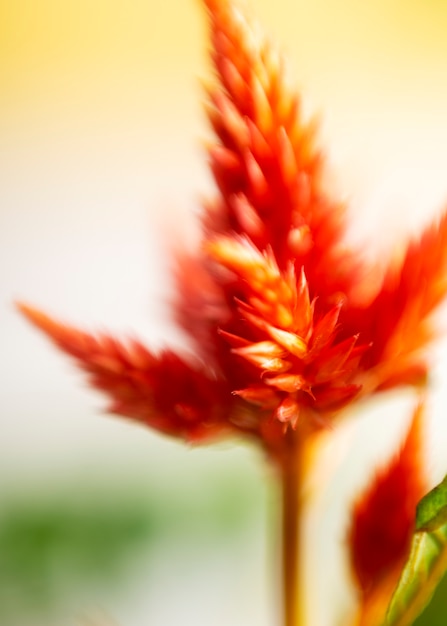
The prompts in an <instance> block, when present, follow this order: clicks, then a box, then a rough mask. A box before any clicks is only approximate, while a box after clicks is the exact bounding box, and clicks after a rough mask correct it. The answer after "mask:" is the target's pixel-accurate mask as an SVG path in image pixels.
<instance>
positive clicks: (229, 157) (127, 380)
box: [21, 0, 447, 449]
mask: <svg viewBox="0 0 447 626" xmlns="http://www.w3.org/2000/svg"><path fill="white" fill-rule="evenodd" d="M205 4H206V5H207V9H208V15H209V23H210V30H211V41H212V59H213V62H214V68H215V79H216V80H215V81H214V83H213V84H212V86H211V87H210V89H209V106H208V115H209V119H210V122H211V125H212V127H213V129H214V133H215V136H216V142H215V144H214V145H213V146H212V147H211V148H210V151H209V158H210V166H211V170H212V173H213V176H214V179H215V181H216V185H217V189H218V194H217V196H216V198H215V199H214V200H213V201H212V202H210V203H209V205H208V206H207V207H206V210H205V211H204V214H203V218H202V223H203V246H202V248H201V249H200V250H199V251H198V252H197V254H196V256H195V257H194V258H182V259H181V262H179V263H178V270H177V279H178V300H177V303H176V311H177V317H178V321H179V323H180V324H181V325H182V326H183V327H184V328H185V329H186V330H187V331H188V332H189V333H190V335H191V337H192V338H193V340H194V342H195V348H196V357H197V358H196V359H194V360H193V359H190V358H186V357H181V356H179V355H176V354H173V353H172V352H163V353H162V354H154V353H151V352H150V351H148V350H147V349H146V348H144V347H142V346H141V345H140V344H138V343H136V342H128V343H120V342H118V341H116V340H114V339H112V338H110V337H95V336H92V335H88V334H86V333H82V332H79V331H77V330H75V329H72V328H70V327H67V326H64V325H62V324H58V323H56V322H54V321H52V320H51V319H50V318H49V317H47V316H45V315H43V314H42V313H40V312H38V311H36V310H34V309H32V308H30V307H27V306H21V309H22V312H23V313H24V314H25V315H26V316H27V317H28V318H29V319H30V320H31V321H32V322H33V323H34V324H36V325H37V326H38V327H39V328H40V329H42V330H43V331H44V332H46V333H47V334H48V335H49V336H50V337H51V338H52V339H53V340H54V341H55V342H56V343H57V344H58V346H59V347H60V348H62V349H63V350H65V351H66V352H68V353H69V354H71V355H72V356H74V357H75V358H76V359H77V361H78V363H79V364H80V365H81V367H82V368H83V369H85V370H86V371H87V372H88V373H89V375H90V380H91V383H92V384H93V385H94V386H96V387H98V388H99V389H101V390H103V391H105V392H106V393H107V394H108V395H109V396H110V397H111V398H112V405H111V408H110V410H111V411H114V412H116V413H119V414H121V415H124V416H128V417H131V418H133V419H136V420H138V421H140V422H143V423H145V424H147V425H149V426H151V427H153V428H156V429H158V430H161V431H163V432H165V433H169V434H172V435H179V436H182V437H186V438H187V439H191V440H195V441H196V440H199V439H202V438H203V437H205V436H206V437H207V436H213V435H216V434H220V433H222V432H244V433H248V434H251V435H254V436H256V437H258V438H260V439H261V440H262V441H263V442H264V444H265V445H266V446H267V447H268V448H271V449H272V448H276V447H277V446H281V442H282V441H283V439H284V437H283V434H284V432H285V431H286V430H287V427H288V426H291V427H292V428H293V427H295V426H296V424H297V423H298V421H300V422H301V423H303V424H305V425H306V426H305V427H306V428H309V429H311V430H312V429H314V428H318V427H320V426H321V425H322V424H325V423H327V421H328V420H329V419H331V418H332V417H333V416H334V415H335V414H336V413H337V412H338V411H339V409H341V408H342V407H344V406H345V405H347V404H348V403H349V402H351V401H352V400H353V399H354V398H356V397H359V396H361V395H366V394H370V393H372V392H374V391H376V390H379V389H383V388H386V387H391V386H395V385H400V384H420V383H421V382H423V381H424V379H425V375H426V366H425V362H424V360H423V358H422V356H421V354H420V351H421V348H423V347H424V346H425V344H426V342H427V340H428V339H429V338H430V332H431V330H430V326H429V316H430V314H431V313H432V311H433V309H434V308H435V307H436V305H437V304H438V303H439V301H440V300H441V299H442V298H443V297H444V295H445V293H446V279H445V276H446V275H447V274H446V267H447V245H446V244H447V215H446V214H445V215H444V216H443V217H442V218H441V220H440V221H439V224H435V225H432V226H430V227H429V228H428V229H427V230H426V231H425V232H424V233H423V234H422V236H421V237H420V238H419V239H418V240H417V241H414V242H412V243H411V244H410V245H409V246H408V249H407V251H406V253H405V254H404V255H403V258H402V260H401V261H400V262H399V263H396V262H390V264H389V267H388V269H387V270H386V271H385V272H384V274H383V277H382V278H381V279H380V280H377V284H376V285H374V284H373V285H372V284H371V275H375V276H377V272H375V271H372V268H370V267H365V266H364V265H363V263H362V262H361V261H360V255H359V254H358V253H357V252H356V251H354V250H349V249H348V248H347V246H346V242H345V241H344V234H345V209H344V207H343V206H342V205H341V204H340V203H339V202H338V201H337V200H334V199H332V198H331V197H330V195H329V192H328V189H327V188H326V187H325V184H324V167H323V166H324V163H323V158H322V155H321V153H320V151H319V150H318V149H317V145H316V141H315V124H314V123H313V122H312V121H310V122H309V121H306V120H305V119H304V118H303V115H302V112H301V108H300V100H299V98H298V97H297V96H296V95H294V94H292V93H290V92H289V90H288V89H287V87H286V85H285V82H284V79H283V73H284V72H283V67H282V60H281V57H280V55H279V54H278V53H277V51H276V49H275V48H274V47H273V46H272V45H271V44H270V43H269V42H267V41H266V40H265V39H263V38H262V36H260V35H259V33H258V31H257V30H256V31H255V30H254V29H253V28H252V27H251V25H250V23H249V21H248V20H247V18H246V17H245V16H244V15H243V14H242V12H241V11H240V9H239V8H236V7H235V6H234V5H233V3H232V2H231V1H230V0H205Z"/></svg>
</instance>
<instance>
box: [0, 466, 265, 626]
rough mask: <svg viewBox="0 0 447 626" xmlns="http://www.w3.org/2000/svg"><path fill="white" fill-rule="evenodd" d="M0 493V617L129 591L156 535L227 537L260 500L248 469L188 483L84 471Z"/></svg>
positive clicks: (18, 620)
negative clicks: (123, 480)
mask: <svg viewBox="0 0 447 626" xmlns="http://www.w3.org/2000/svg"><path fill="white" fill-rule="evenodd" d="M216 483H218V484H216ZM1 499H2V507H1V510H0V624H2V625H3V624H23V623H25V622H24V621H22V620H29V619H30V618H35V617H36V616H47V615H52V614H53V613H54V611H56V612H57V611H59V612H61V611H62V612H64V610H65V609H66V607H74V606H77V607H79V606H82V605H83V599H84V600H85V598H86V597H88V598H89V600H91V589H92V588H93V589H100V590H102V591H104V592H105V593H109V594H110V593H120V594H122V595H124V596H125V594H126V592H128V591H131V590H132V585H133V583H134V580H135V575H136V573H138V571H139V570H138V568H139V567H140V568H141V567H144V568H145V570H146V571H147V570H148V569H149V570H150V568H151V554H152V553H153V552H154V549H156V547H157V545H158V544H159V543H160V542H163V541H164V542H166V541H169V542H170V543H171V542H172V543H173V544H174V545H176V544H177V543H178V544H179V545H180V544H181V543H182V542H183V543H186V542H199V541H200V542H207V541H213V542H214V541H220V542H225V541H227V540H228V541H229V542H231V541H232V540H233V539H234V538H236V539H237V537H238V536H239V535H240V531H241V530H242V531H243V532H244V530H245V528H246V527H247V524H250V523H252V522H253V515H254V514H256V513H257V511H258V509H259V504H260V503H259V489H258V490H257V489H256V488H253V485H252V484H251V481H250V479H244V478H241V477H238V479H237V480H235V477H234V476H229V477H220V478H217V479H216V480H204V484H203V488H201V490H194V491H193V493H191V492H188V491H185V490H184V489H181V488H179V487H175V486H174V485H167V486H165V485H164V484H158V483H157V484H155V483H154V485H153V487H151V486H150V485H149V487H148V484H147V483H146V482H145V483H142V482H141V483H140V484H137V485H135V484H132V485H125V484H121V485H120V486H119V488H114V487H113V486H112V485H111V484H110V482H109V483H104V485H103V487H102V488H101V486H100V485H95V486H94V487H92V486H90V485H89V484H88V483H87V484H86V482H85V480H84V479H80V480H79V481H77V482H75V483H73V481H71V482H70V484H69V485H61V484H60V483H59V486H58V487H55V488H53V489H48V488H47V489H46V490H43V491H39V490H38V491H37V492H34V493H30V492H29V491H27V490H23V489H22V490H21V492H20V493H19V494H17V493H16V494H15V495H14V496H11V495H7V494H3V495H1ZM87 604H88V602H87ZM26 623H29V621H27V622H26ZM33 623H34V621H33ZM39 623H40V622H39Z"/></svg>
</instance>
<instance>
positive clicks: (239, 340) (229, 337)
mask: <svg viewBox="0 0 447 626" xmlns="http://www.w3.org/2000/svg"><path fill="white" fill-rule="evenodd" d="M217 333H218V334H219V335H220V336H221V337H223V338H224V339H225V341H227V342H228V343H229V344H230V346H232V347H233V348H234V349H237V348H245V347H247V346H251V345H252V344H251V342H250V341H248V339H244V338H243V337H240V336H239V335H233V333H229V332H227V331H226V330H223V329H222V328H218V329H217Z"/></svg>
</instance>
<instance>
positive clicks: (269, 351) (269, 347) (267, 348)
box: [232, 340, 286, 359]
mask: <svg viewBox="0 0 447 626" xmlns="http://www.w3.org/2000/svg"><path fill="white" fill-rule="evenodd" d="M232 352H233V353H234V354H239V355H240V356H252V355H253V356H259V357H265V358H267V359H268V358H272V357H282V356H284V355H285V354H286V351H285V350H284V348H282V347H281V346H279V345H278V344H277V343H276V342H274V341H268V340H267V341H259V342H257V343H252V344H250V345H248V346H244V347H242V348H235V349H233V350H232Z"/></svg>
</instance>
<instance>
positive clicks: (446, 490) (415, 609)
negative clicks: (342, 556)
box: [384, 476, 447, 626]
mask: <svg viewBox="0 0 447 626" xmlns="http://www.w3.org/2000/svg"><path fill="white" fill-rule="evenodd" d="M446 570H447V476H446V477H445V478H444V480H443V481H442V483H440V484H439V485H438V486H437V487H435V488H434V489H432V490H431V491H430V492H429V493H428V494H427V495H426V496H424V497H423V498H422V500H421V501H420V502H419V504H418V507H417V511H416V530H415V533H414V535H413V539H412V542H411V548H410V554H409V557H408V560H407V562H406V564H405V566H404V568H403V570H402V574H401V577H400V579H399V582H398V584H397V587H396V589H395V591H394V594H393V597H392V598H391V602H390V605H389V607H388V612H387V616H386V620H385V625H384V626H411V624H413V622H414V620H415V619H416V618H417V616H418V615H419V614H420V613H421V611H422V610H423V609H424V607H425V606H426V605H427V604H428V603H429V601H430V599H431V597H432V595H433V593H434V592H435V590H436V587H437V585H438V583H439V582H440V580H441V578H442V576H443V574H444V573H445V571H446Z"/></svg>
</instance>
